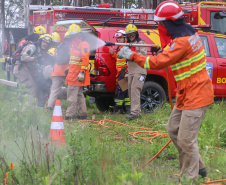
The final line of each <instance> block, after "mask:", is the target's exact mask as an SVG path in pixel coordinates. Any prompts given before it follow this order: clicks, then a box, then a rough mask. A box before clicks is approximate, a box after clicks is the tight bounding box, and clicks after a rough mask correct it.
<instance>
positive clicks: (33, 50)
mask: <svg viewBox="0 0 226 185" xmlns="http://www.w3.org/2000/svg"><path fill="white" fill-rule="evenodd" d="M51 40H52V39H51V37H50V36H48V35H43V36H42V37H40V39H39V40H38V41H37V42H35V43H30V44H28V45H27V46H25V47H24V48H23V50H22V51H21V57H20V60H17V61H16V63H15V66H14V71H13V74H14V75H15V76H16V78H17V79H18V80H19V82H20V83H21V84H24V85H25V87H26V88H27V89H28V90H29V101H34V99H37V105H38V106H44V104H45V102H43V101H44V99H43V94H42V92H41V91H40V89H39V87H38V85H37V82H36V78H37V76H38V74H39V71H40V65H39V61H41V60H42V58H43V56H44V54H45V53H46V52H47V51H48V46H49V44H50V43H51Z"/></svg>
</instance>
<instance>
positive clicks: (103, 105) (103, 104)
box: [95, 97, 110, 112]
mask: <svg viewBox="0 0 226 185" xmlns="http://www.w3.org/2000/svg"><path fill="white" fill-rule="evenodd" d="M95 101H96V106H97V109H98V110H99V111H101V112H105V111H109V110H110V101H109V100H108V99H107V98H105V97H98V98H96V100H95Z"/></svg>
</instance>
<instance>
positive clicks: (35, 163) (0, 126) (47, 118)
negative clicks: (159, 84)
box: [0, 85, 226, 185]
mask: <svg viewBox="0 0 226 185" xmlns="http://www.w3.org/2000/svg"><path fill="white" fill-rule="evenodd" d="M0 88H1V93H0V115H1V117H0V161H1V162H0V182H1V183H3V182H4V178H5V177H6V176H5V174H6V172H8V179H7V180H8V184H14V183H12V180H13V181H14V182H16V181H18V183H19V184H56V185H57V184H65V185H68V184H109V185H111V184H117V185H118V184H120V185H121V184H128V185H129V184H153V185H155V184H156V185H159V184H169V185H170V184H177V183H178V177H177V176H175V174H178V173H179V170H178V169H179V163H178V153H177V150H176V148H175V147H174V145H173V144H169V145H168V147H167V148H166V149H165V150H164V151H163V152H162V153H161V154H160V155H159V156H158V157H157V158H156V159H155V160H153V161H152V162H151V163H150V164H148V165H147V166H145V167H144V168H143V169H141V170H138V168H139V167H140V166H141V165H143V164H144V163H146V162H147V161H148V160H149V159H150V158H151V157H153V156H154V155H155V154H156V153H157V152H158V151H159V150H160V149H161V148H162V147H163V146H164V145H165V144H166V143H167V141H168V140H169V138H160V137H158V138H156V139H154V140H153V144H151V143H150V141H149V140H143V139H141V138H138V139H135V138H134V137H133V136H131V135H129V134H128V133H129V132H136V131H140V129H137V128H133V127H127V126H122V125H120V124H115V126H113V125H114V123H110V122H106V121H105V123H104V124H105V125H107V126H112V127H111V128H105V127H101V126H100V125H97V124H94V123H81V122H78V121H76V122H73V123H70V122H64V126H65V133H66V136H65V137H66V146H65V147H63V148H57V147H55V146H54V145H51V144H50V143H49V139H48V134H49V129H50V124H51V118H52V115H51V114H49V113H48V112H46V110H45V108H40V107H36V106H28V102H27V96H26V95H24V97H23V100H20V99H19V96H18V94H19V92H18V91H17V90H15V89H13V88H8V87H6V86H4V85H0ZM86 101H87V107H88V118H89V119H92V117H93V116H95V118H96V120H103V119H109V120H115V121H119V122H122V123H125V124H127V125H129V126H134V127H147V128H152V129H153V130H162V131H165V132H167V131H166V124H167V121H168V118H169V115H170V112H171V110H170V105H169V104H165V105H164V106H163V107H162V108H161V109H160V110H158V111H157V112H155V113H152V114H142V117H141V118H139V119H135V120H133V121H128V120H127V119H126V118H125V115H114V114H111V113H110V112H106V113H101V112H99V111H98V110H97V108H96V107H95V105H94V104H89V103H88V98H87V100H86ZM61 103H62V108H63V112H65V110H66V107H67V102H66V101H61ZM225 111H226V105H225V104H224V103H223V102H222V103H220V104H213V105H211V106H210V108H209V109H208V110H207V113H206V116H205V118H204V120H203V122H202V125H201V129H200V132H199V138H198V142H199V147H200V154H201V155H202V156H203V157H204V162H205V164H206V168H207V171H208V177H209V178H211V180H215V179H225V178H226V168H225V166H226V157H225V156H226V152H225V151H223V150H226V129H225V128H226V118H225ZM139 137H149V136H148V135H146V134H140V135H139ZM215 147H218V148H221V149H223V150H220V149H216V148H215ZM11 163H12V164H13V168H14V170H12V171H10V165H11ZM200 182H205V181H204V180H198V182H197V184H199V183H200Z"/></svg>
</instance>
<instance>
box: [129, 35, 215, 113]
mask: <svg viewBox="0 0 226 185" xmlns="http://www.w3.org/2000/svg"><path fill="white" fill-rule="evenodd" d="M130 59H131V60H133V61H135V62H136V63H138V64H139V65H140V66H142V67H144V68H145V69H154V70H158V69H164V68H166V67H167V66H171V68H172V71H173V74H174V77H175V80H176V83H177V89H176V91H177V102H176V104H175V106H176V108H177V109H179V110H186V109H195V108H200V107H203V106H206V105H209V104H211V103H213V101H214V93H213V85H212V81H211V79H210V77H209V75H208V73H207V70H206V56H205V52H204V49H203V45H202V42H201V39H200V37H199V35H198V34H197V33H196V34H195V35H192V36H186V37H178V38H175V39H174V40H173V44H172V45H171V47H170V48H169V49H167V50H165V51H163V52H162V53H159V54H158V55H157V56H151V57H145V56H141V55H138V54H137V53H133V54H132V55H131V58H130Z"/></svg>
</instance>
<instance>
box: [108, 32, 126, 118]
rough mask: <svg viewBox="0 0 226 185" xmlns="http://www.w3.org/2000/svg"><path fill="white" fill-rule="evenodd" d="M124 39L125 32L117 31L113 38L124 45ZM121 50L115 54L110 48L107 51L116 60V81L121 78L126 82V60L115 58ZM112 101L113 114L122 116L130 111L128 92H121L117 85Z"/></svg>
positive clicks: (118, 49)
mask: <svg viewBox="0 0 226 185" xmlns="http://www.w3.org/2000/svg"><path fill="white" fill-rule="evenodd" d="M126 37H127V36H126V35H125V31H123V30H119V31H117V32H116V33H115V38H116V40H117V42H118V43H125V42H126ZM121 48H122V46H120V47H118V48H117V50H116V52H114V49H112V48H110V50H109V52H110V54H111V56H112V57H113V58H114V59H115V60H116V69H117V74H116V78H117V80H118V81H120V80H122V79H123V78H127V80H128V74H127V72H128V64H127V60H126V59H125V58H123V59H120V58H117V53H118V52H119V51H120V49H121ZM114 101H115V107H114V112H119V113H121V114H122V113H123V112H124V111H125V112H129V111H130V100H129V94H128V90H125V91H122V89H121V88H120V86H119V84H118V83H117V87H116V91H115V97H114Z"/></svg>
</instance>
